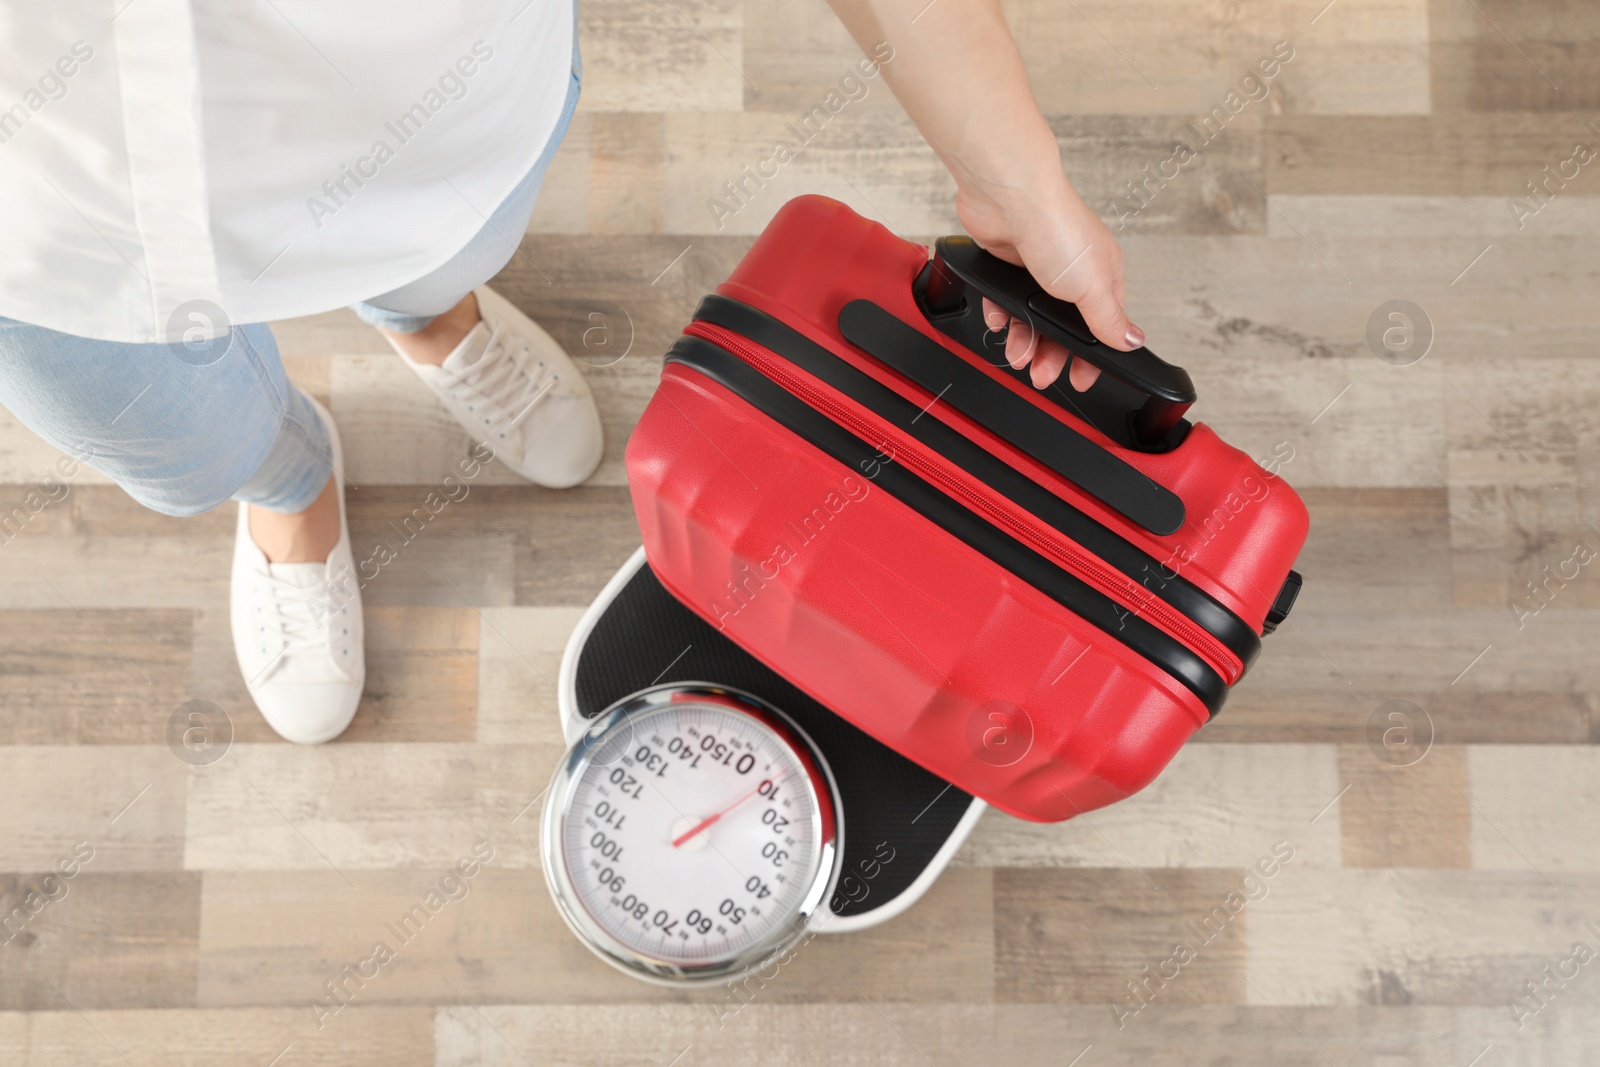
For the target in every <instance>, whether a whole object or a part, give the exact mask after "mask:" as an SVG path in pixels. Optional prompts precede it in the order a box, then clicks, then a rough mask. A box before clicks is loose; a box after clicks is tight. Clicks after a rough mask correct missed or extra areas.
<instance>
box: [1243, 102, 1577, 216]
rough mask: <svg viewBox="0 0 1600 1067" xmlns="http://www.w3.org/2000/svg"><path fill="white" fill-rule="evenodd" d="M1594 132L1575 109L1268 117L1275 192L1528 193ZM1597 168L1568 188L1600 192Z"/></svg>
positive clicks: (1270, 168) (1573, 193)
mask: <svg viewBox="0 0 1600 1067" xmlns="http://www.w3.org/2000/svg"><path fill="white" fill-rule="evenodd" d="M1594 136H1595V132H1594V130H1593V129H1591V128H1590V127H1589V126H1588V124H1587V123H1586V122H1585V120H1584V117H1583V116H1582V115H1581V114H1570V113H1565V112H1553V113H1540V112H1525V113H1524V112H1517V113H1512V112H1494V113H1491V114H1471V115H1467V114H1441V115H1430V116H1409V115H1407V116H1371V117H1367V116H1359V117H1358V116H1345V115H1327V116H1322V115H1317V116H1308V115H1280V116H1274V117H1272V118H1269V119H1268V120H1267V129H1266V138H1267V159H1268V161H1269V162H1268V174H1267V180H1268V182H1269V183H1270V186H1271V188H1270V192H1272V193H1274V194H1278V193H1301V194H1310V193H1316V194H1344V195H1350V194H1380V195H1388V196H1394V195H1409V196H1526V195H1527V193H1526V192H1525V190H1524V184H1525V183H1526V182H1529V181H1533V180H1535V179H1540V178H1542V177H1543V172H1542V169H1543V168H1544V167H1545V166H1546V165H1547V164H1548V165H1549V166H1550V167H1551V168H1552V169H1554V168H1556V167H1557V165H1558V164H1559V163H1561V162H1562V161H1563V160H1565V159H1567V158H1569V157H1570V156H1571V155H1572V152H1573V146H1574V145H1575V144H1576V143H1578V142H1583V141H1586V140H1592V139H1593V138H1594ZM1572 169H1573V168H1571V167H1569V168H1568V170H1569V172H1570V171H1571V170H1572ZM1588 169H1589V168H1587V167H1586V168H1583V169H1582V170H1580V171H1579V177H1577V178H1576V179H1574V180H1573V181H1572V182H1571V183H1569V185H1568V186H1567V188H1565V189H1562V190H1560V192H1559V195H1560V196H1563V197H1564V196H1596V195H1600V182H1597V181H1595V180H1594V178H1593V176H1592V175H1589V174H1588Z"/></svg>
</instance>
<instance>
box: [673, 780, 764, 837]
mask: <svg viewBox="0 0 1600 1067" xmlns="http://www.w3.org/2000/svg"><path fill="white" fill-rule="evenodd" d="M781 777H782V776H781V775H780V776H779V778H781ZM778 780H779V779H778V778H771V779H767V781H763V782H762V783H761V785H758V786H756V787H755V788H754V789H752V790H750V791H749V792H747V793H745V794H744V795H743V796H741V797H740V798H739V799H738V800H735V801H734V802H733V803H732V804H729V805H728V806H727V807H725V808H723V809H722V810H721V811H719V812H717V813H716V814H715V815H708V816H706V817H705V818H704V819H701V820H700V821H699V822H698V823H696V824H695V825H693V826H691V827H689V829H687V830H685V831H684V832H683V833H681V834H679V835H678V836H677V837H675V838H673V839H672V847H673V848H677V847H678V846H679V845H681V844H683V843H684V842H685V841H687V840H689V838H691V837H693V836H694V835H695V834H698V833H699V832H700V831H701V830H704V829H705V828H706V827H708V826H710V825H711V824H712V823H714V822H716V821H717V820H718V819H720V818H722V817H723V816H724V815H726V814H728V812H730V811H732V810H733V809H734V808H737V807H738V806H739V805H740V804H743V803H744V802H745V801H747V800H749V799H750V798H751V797H753V796H755V795H756V794H757V793H759V792H760V791H761V786H762V785H766V784H767V782H769V781H770V782H771V783H772V784H773V785H777V784H778Z"/></svg>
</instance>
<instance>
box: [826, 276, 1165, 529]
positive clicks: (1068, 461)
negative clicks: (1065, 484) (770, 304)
mask: <svg viewBox="0 0 1600 1067" xmlns="http://www.w3.org/2000/svg"><path fill="white" fill-rule="evenodd" d="M839 332H840V333H841V334H843V335H844V339H845V340H846V341H849V342H850V343H851V344H853V345H855V346H856V347H857V348H859V349H861V351H863V352H865V353H867V355H869V356H871V357H873V358H874V359H876V360H877V361H878V362H879V363H882V364H883V365H884V366H886V367H892V368H893V369H894V370H895V371H897V372H899V374H900V375H902V376H903V377H905V378H907V379H909V380H910V381H912V382H915V383H916V384H917V385H918V386H920V387H922V388H923V389H926V390H927V391H928V393H929V394H930V395H932V396H935V397H937V398H938V401H939V403H941V404H948V405H950V406H951V407H952V408H954V409H955V410H957V411H959V412H961V414H963V415H965V416H967V418H969V419H971V420H972V421H973V422H976V423H977V424H978V425H979V426H982V427H984V428H985V429H987V430H988V431H989V432H990V433H992V434H994V435H995V436H996V437H998V438H1000V439H1001V440H1002V441H1005V442H1007V443H1009V444H1010V445H1011V446H1012V447H1013V448H1016V449H1018V450H1019V451H1021V452H1023V453H1025V454H1027V455H1029V456H1032V457H1033V458H1034V459H1035V460H1037V461H1039V462H1040V463H1043V464H1044V465H1045V466H1046V467H1049V468H1050V469H1051V470H1053V471H1055V472H1056V473H1057V474H1059V475H1060V476H1061V477H1063V478H1065V479H1066V480H1067V481H1069V482H1072V483H1073V484H1074V485H1076V486H1077V487H1078V488H1079V489H1081V490H1082V491H1083V492H1085V493H1088V494H1089V495H1090V496H1092V497H1094V498H1095V499H1096V500H1098V501H1100V503H1102V504H1104V505H1105V506H1106V507H1108V508H1110V509H1111V510H1112V511H1115V512H1118V513H1119V514H1121V515H1122V517H1123V518H1125V519H1127V520H1128V521H1130V522H1133V523H1137V524H1138V525H1139V526H1141V527H1143V528H1144V529H1146V530H1149V531H1150V532H1151V533H1153V534H1158V535H1163V536H1164V535H1167V534H1175V533H1177V532H1178V531H1179V530H1181V529H1183V523H1184V519H1185V518H1186V516H1185V514H1184V508H1183V501H1182V500H1181V499H1180V498H1179V497H1178V494H1176V493H1174V492H1173V491H1172V490H1171V489H1168V488H1167V487H1166V486H1164V485H1160V484H1158V483H1157V482H1156V481H1155V480H1154V479H1152V478H1151V477H1150V476H1149V475H1148V474H1145V473H1144V472H1143V471H1141V470H1139V469H1138V468H1137V467H1134V466H1133V465H1131V464H1130V463H1128V461H1127V460H1124V459H1122V458H1121V457H1119V456H1117V455H1116V454H1115V453H1112V452H1109V451H1107V450H1106V449H1104V448H1101V447H1100V446H1099V445H1098V444H1096V443H1095V442H1093V441H1091V440H1090V439H1089V438H1087V437H1085V436H1084V435H1083V434H1081V433H1079V432H1078V431H1077V430H1074V429H1073V428H1072V427H1071V426H1068V425H1067V424H1066V423H1064V422H1062V421H1061V420H1060V419H1058V418H1056V417H1055V416H1054V415H1051V414H1050V413H1049V412H1047V411H1045V410H1044V409H1043V408H1041V407H1037V406H1036V405H1034V404H1032V403H1030V402H1029V401H1028V400H1027V399H1026V398H1024V397H1021V396H1018V395H1017V394H1016V393H1014V392H1012V391H1011V390H1010V389H1009V388H1007V387H1006V386H1004V385H1002V384H1000V382H998V381H996V380H995V379H993V378H991V377H989V375H987V374H985V373H984V372H983V371H981V370H979V369H978V368H977V367H974V366H973V365H972V364H970V363H968V362H967V361H966V360H964V359H962V358H961V357H960V356H958V355H956V354H955V353H954V352H952V351H950V350H949V349H948V348H946V347H945V346H944V345H942V344H940V343H939V342H937V341H935V340H933V339H932V338H931V337H929V336H928V335H927V334H924V333H921V332H919V331H918V330H916V329H915V328H913V327H911V326H908V325H907V324H906V323H904V322H902V321H900V320H899V319H898V318H896V317H895V316H894V315H893V314H892V313H891V312H889V311H887V310H885V309H884V308H881V307H879V306H878V305H877V304H874V303H873V302H872V301H870V300H852V301H850V303H848V304H846V305H845V306H844V308H843V309H842V310H841V311H840V312H839Z"/></svg>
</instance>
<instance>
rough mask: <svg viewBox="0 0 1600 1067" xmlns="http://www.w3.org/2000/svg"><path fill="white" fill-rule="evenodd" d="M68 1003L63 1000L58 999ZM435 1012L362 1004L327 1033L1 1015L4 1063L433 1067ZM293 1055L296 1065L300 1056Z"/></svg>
mask: <svg viewBox="0 0 1600 1067" xmlns="http://www.w3.org/2000/svg"><path fill="white" fill-rule="evenodd" d="M58 1004H59V1001H58ZM433 1029H434V1023H433V1009H432V1008H429V1007H426V1006H419V1007H405V1008H364V1007H353V1008H351V1009H349V1010H348V1011H346V1012H344V1013H343V1014H341V1015H340V1016H339V1018H338V1020H337V1025H329V1026H328V1027H326V1028H324V1029H322V1030H318V1029H317V1027H316V1025H315V1022H314V1018H313V1016H312V1014H311V1012H309V1011H307V1010H306V1009H305V1008H304V1007H303V1006H297V1007H294V1008H278V1009H269V1008H259V1009H241V1010H232V1011H215V1010H213V1011H206V1010H194V1009H170V1010H142V1011H84V1012H81V1013H80V1012H75V1011H71V1010H69V1009H67V1007H66V1006H65V1005H61V1006H60V1007H59V1009H58V1010H52V1011H35V1012H0V1056H3V1057H4V1058H5V1062H6V1063H8V1064H12V1063H14V1064H17V1065H19V1067H262V1065H263V1064H269V1063H271V1061H272V1059H273V1057H274V1056H279V1057H282V1059H281V1060H280V1062H282V1063H293V1064H296V1065H306V1067H348V1065H350V1064H374V1065H377V1064H384V1065H392V1067H433V1062H434V1059H433ZM291 1057H292V1059H291Z"/></svg>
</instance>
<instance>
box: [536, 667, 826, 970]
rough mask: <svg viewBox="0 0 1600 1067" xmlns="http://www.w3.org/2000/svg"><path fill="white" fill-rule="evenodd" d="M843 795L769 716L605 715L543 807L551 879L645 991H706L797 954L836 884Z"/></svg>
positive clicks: (706, 704) (656, 695)
mask: <svg viewBox="0 0 1600 1067" xmlns="http://www.w3.org/2000/svg"><path fill="white" fill-rule="evenodd" d="M836 812H837V805H836V802H835V797H834V789H833V785H832V782H831V778H830V777H829V775H828V773H827V769H826V765H825V764H824V763H823V762H822V760H821V758H820V756H819V755H818V754H817V752H816V750H815V748H814V747H813V746H812V744H811V743H810V741H809V740H808V739H807V738H806V737H805V736H804V735H803V734H802V733H801V732H800V731H799V729H798V728H797V727H796V726H795V725H794V724H793V723H791V722H790V721H788V719H787V718H786V717H785V716H783V715H782V714H781V713H780V712H778V711H777V710H776V709H774V708H772V707H771V706H770V705H767V704H765V703H763V702H761V701H759V700H757V699H756V698H754V697H751V696H749V695H747V694H743V693H738V692H735V691H731V690H727V689H723V688H720V687H714V686H703V685H681V684H680V685H672V686H666V687H663V688H660V689H653V690H647V691H645V692H644V693H640V694H636V695H635V696H632V697H629V698H628V699H626V700H624V701H622V702H621V703H620V704H618V705H616V706H615V707H613V708H611V709H610V710H608V711H606V712H605V713H603V714H601V715H600V716H598V717H597V719H596V720H595V723H594V725H593V726H592V727H591V728H590V729H589V731H588V732H587V733H585V734H584V736H583V737H582V738H580V739H579V741H578V743H577V744H576V745H574V746H573V749H572V751H571V752H569V753H568V755H567V757H566V759H565V760H564V761H563V763H562V765H561V767H560V768H558V770H557V772H556V776H555V780H554V781H553V782H552V784H551V788H550V792H549V795H548V797H547V799H546V801H545V816H544V840H543V860H544V867H545V877H546V880H547V881H548V883H549V885H550V888H551V892H552V894H553V895H554V897H555V900H556V904H557V906H558V907H559V909H560V911H561V913H562V917H563V918H564V919H565V920H566V921H567V924H568V925H569V926H570V927H571V928H572V929H573V931H574V932H575V933H577V935H578V936H579V938H581V939H582V940H583V941H584V942H585V943H586V944H587V945H588V946H589V947H590V948H591V949H592V950H594V951H595V952H596V953H597V954H598V955H600V957H601V958H602V959H604V960H606V961H607V962H608V963H611V964H612V965H614V966H617V967H620V968H622V969H623V970H625V971H628V972H629V973H631V974H634V975H635V976H636V977H641V978H646V979H649V980H655V981H664V982H671V983H674V984H676V983H681V982H685V981H697V980H699V981H711V980H717V979H720V978H724V977H726V976H728V975H731V974H734V973H736V972H738V971H740V970H743V969H744V968H746V967H749V966H752V965H755V964H758V963H760V962H761V961H762V960H764V959H766V958H768V957H769V956H771V955H772V954H773V953H774V952H777V951H779V950H781V949H782V948H783V947H785V946H786V945H788V944H789V943H790V942H792V941H794V940H795V939H797V938H798V937H799V936H801V934H802V933H803V932H804V930H805V926H806V923H807V921H808V920H809V919H810V917H811V916H812V915H813V914H814V913H815V912H816V910H817V908H818V907H819V906H820V905H821V904H822V902H823V900H824V899H825V898H826V896H827V893H828V891H829V890H830V888H831V883H832V880H833V878H834V876H835V873H836V872H835V866H836V858H837V856H838V854H839V849H838V845H839V841H838V838H839V827H838V824H837V817H836Z"/></svg>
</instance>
